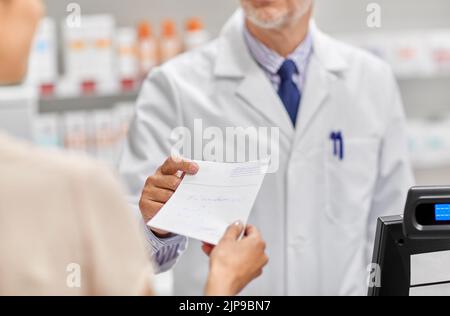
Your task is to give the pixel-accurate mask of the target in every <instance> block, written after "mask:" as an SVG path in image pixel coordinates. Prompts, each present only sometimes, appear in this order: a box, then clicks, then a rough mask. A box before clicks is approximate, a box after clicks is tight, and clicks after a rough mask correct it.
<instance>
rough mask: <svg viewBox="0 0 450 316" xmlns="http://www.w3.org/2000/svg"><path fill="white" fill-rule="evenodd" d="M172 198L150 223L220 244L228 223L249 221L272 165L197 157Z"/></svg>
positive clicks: (267, 162)
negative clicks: (194, 170)
mask: <svg viewBox="0 0 450 316" xmlns="http://www.w3.org/2000/svg"><path fill="white" fill-rule="evenodd" d="M195 162H196V163H197V164H198V165H199V167H200V169H199V172H198V173H197V174H196V175H194V176H188V175H187V176H185V177H184V179H183V181H182V182H181V184H180V185H179V187H178V189H177V190H176V191H175V193H174V194H173V196H172V197H171V198H170V200H169V201H168V202H167V203H166V204H165V205H164V207H163V208H162V209H161V210H160V211H159V212H158V214H157V215H156V216H155V217H154V218H153V219H152V220H150V221H149V222H148V223H147V225H148V226H150V227H152V228H156V229H161V230H164V231H169V232H171V233H175V234H179V235H183V236H186V237H190V238H194V239H197V240H200V241H203V242H207V243H210V244H212V245H217V244H218V243H219V241H220V239H221V238H222V236H223V234H224V232H225V230H226V229H227V227H228V226H229V225H230V224H232V223H234V222H236V221H241V222H242V223H244V224H246V223H247V221H248V217H249V216H250V212H251V210H252V208H253V205H254V203H255V200H256V197H257V195H258V192H259V190H260V188H261V185H262V183H263V180H264V177H265V175H266V173H267V170H268V167H269V160H268V159H267V160H262V161H253V162H246V163H215V162H205V161H195Z"/></svg>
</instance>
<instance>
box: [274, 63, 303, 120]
mask: <svg viewBox="0 0 450 316" xmlns="http://www.w3.org/2000/svg"><path fill="white" fill-rule="evenodd" d="M295 74H298V69H297V66H296V65H295V63H294V62H293V61H292V60H290V59H287V60H286V61H285V62H284V63H283V65H281V67H280V70H278V75H279V76H280V78H281V83H280V88H279V90H278V95H279V96H280V98H281V101H283V104H284V106H285V108H286V110H287V112H288V114H289V117H290V118H291V120H292V124H293V125H294V127H295V124H296V122H297V114H298V110H299V108H300V101H301V97H302V96H301V93H300V90H299V89H298V87H297V85H296V84H295V82H294V78H293V77H294V75H295Z"/></svg>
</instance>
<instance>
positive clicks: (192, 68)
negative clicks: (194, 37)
mask: <svg viewBox="0 0 450 316" xmlns="http://www.w3.org/2000/svg"><path fill="white" fill-rule="evenodd" d="M218 43H219V39H215V40H213V41H211V42H210V43H208V44H205V45H203V46H201V47H199V48H196V49H193V50H191V51H188V52H185V53H183V54H181V55H179V56H177V57H175V58H174V59H172V60H170V61H168V62H166V63H165V64H163V65H162V66H161V67H160V68H159V70H160V72H161V73H164V74H166V75H177V76H182V77H183V78H193V77H196V76H202V77H205V76H208V75H210V74H212V73H213V69H214V66H215V64H216V58H217V53H218V49H219V48H218V46H219V45H218Z"/></svg>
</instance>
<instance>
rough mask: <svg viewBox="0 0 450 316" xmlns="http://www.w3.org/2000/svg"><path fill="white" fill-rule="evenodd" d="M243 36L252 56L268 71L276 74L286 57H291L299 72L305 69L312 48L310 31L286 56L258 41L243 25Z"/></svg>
mask: <svg viewBox="0 0 450 316" xmlns="http://www.w3.org/2000/svg"><path fill="white" fill-rule="evenodd" d="M244 38H245V42H246V44H247V47H248V49H249V50H250V53H251V55H252V56H253V58H254V59H255V60H256V62H257V63H258V64H259V65H260V66H261V67H262V68H264V70H265V71H267V72H268V73H270V74H272V75H276V74H277V73H278V70H279V69H280V67H281V65H283V63H284V61H285V60H286V59H291V60H292V61H293V62H294V63H295V65H296V66H297V69H298V71H299V73H300V74H302V73H304V72H305V71H306V68H307V66H308V62H309V58H310V56H311V53H312V50H313V40H312V36H311V33H310V32H308V34H307V36H306V38H305V40H304V41H303V42H302V43H301V44H300V45H299V46H298V47H297V48H296V49H295V50H294V51H293V52H292V53H291V54H290V55H289V56H288V57H287V58H284V57H282V56H280V55H279V54H278V53H277V52H275V51H274V50H272V49H270V48H268V47H267V46H266V45H264V44H263V43H262V42H260V41H259V40H258V39H257V38H255V37H254V36H253V35H252V34H251V33H250V31H249V30H248V28H247V27H246V26H244Z"/></svg>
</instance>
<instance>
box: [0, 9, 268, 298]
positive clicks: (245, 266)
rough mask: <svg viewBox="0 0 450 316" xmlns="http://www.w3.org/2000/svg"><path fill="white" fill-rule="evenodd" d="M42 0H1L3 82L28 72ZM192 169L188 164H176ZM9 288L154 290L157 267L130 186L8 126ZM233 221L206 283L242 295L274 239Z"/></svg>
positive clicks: (5, 214)
mask: <svg viewBox="0 0 450 316" xmlns="http://www.w3.org/2000/svg"><path fill="white" fill-rule="evenodd" d="M42 12H43V8H42V4H41V1H40V0H0V83H1V84H14V83H17V82H18V81H20V80H21V78H22V77H23V75H24V73H25V72H26V68H27V67H26V60H27V58H28V53H29V49H30V43H31V41H32V37H33V32H34V30H35V28H36V25H37V23H38V21H39V19H40V17H41V15H42ZM172 163H173V164H174V166H172V167H173V168H180V169H181V168H182V167H183V165H185V164H186V163H185V162H182V161H181V162H172ZM0 175H1V176H0V280H1V281H0V295H140V294H151V293H152V290H151V289H152V286H151V277H152V267H151V260H150V259H149V258H147V255H146V253H147V252H146V250H145V243H144V241H143V239H142V238H141V234H140V231H139V228H138V224H137V222H135V219H133V218H132V216H131V215H130V214H131V212H130V211H129V210H128V209H127V204H126V202H125V201H124V200H123V198H122V196H123V194H122V191H121V188H120V187H119V186H118V184H117V183H116V182H115V180H114V179H113V177H112V176H111V175H110V173H109V172H108V171H107V170H105V169H104V168H103V167H101V166H99V165H97V164H96V163H94V162H92V161H90V160H88V159H87V158H78V157H74V156H71V155H65V154H62V153H58V152H46V151H43V150H40V149H37V148H34V147H32V146H30V145H28V144H26V143H21V142H18V141H16V140H14V139H12V138H9V137H8V136H6V135H4V134H2V133H1V126H0ZM242 230H243V227H242V226H241V225H233V226H231V227H230V228H229V229H228V231H227V232H226V234H225V237H224V238H223V240H222V241H221V243H220V244H219V245H218V246H217V247H216V248H215V249H214V250H213V251H212V253H211V255H210V257H211V261H210V262H211V263H210V266H211V273H210V276H209V279H208V283H207V286H206V289H205V293H206V294H210V295H234V294H237V293H238V292H240V291H241V289H242V288H243V287H244V286H246V285H247V284H248V283H249V282H250V281H251V280H252V279H254V278H255V277H257V276H258V275H259V274H261V271H262V268H263V266H264V265H265V264H266V262H267V258H266V256H265V254H264V248H265V246H264V242H263V241H262V240H261V237H260V235H259V233H258V232H257V231H256V229H254V228H253V227H248V228H247V229H246V234H245V235H246V237H244V238H243V239H242V240H238V238H239V236H240V234H241V232H242Z"/></svg>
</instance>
